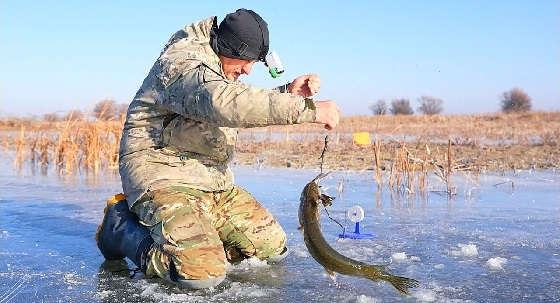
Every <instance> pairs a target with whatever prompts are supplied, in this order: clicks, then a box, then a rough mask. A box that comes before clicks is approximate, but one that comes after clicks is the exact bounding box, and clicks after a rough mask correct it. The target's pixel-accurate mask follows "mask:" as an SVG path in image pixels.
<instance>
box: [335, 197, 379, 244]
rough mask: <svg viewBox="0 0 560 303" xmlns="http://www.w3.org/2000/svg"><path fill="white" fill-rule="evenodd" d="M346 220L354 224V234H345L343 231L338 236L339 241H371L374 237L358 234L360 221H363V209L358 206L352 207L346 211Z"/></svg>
mask: <svg viewBox="0 0 560 303" xmlns="http://www.w3.org/2000/svg"><path fill="white" fill-rule="evenodd" d="M346 218H348V220H350V221H352V222H354V223H356V227H355V229H354V232H347V231H346V230H344V231H343V232H342V233H341V234H338V237H339V238H340V239H373V238H375V235H373V234H362V233H360V221H362V220H363V219H364V209H363V208H361V207H360V206H359V205H354V206H352V207H350V208H348V209H347V210H346Z"/></svg>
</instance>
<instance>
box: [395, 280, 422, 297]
mask: <svg viewBox="0 0 560 303" xmlns="http://www.w3.org/2000/svg"><path fill="white" fill-rule="evenodd" d="M387 281H388V282H389V283H391V284H393V286H394V287H395V288H396V289H397V290H398V291H399V292H400V293H402V294H405V295H408V294H409V293H408V289H409V288H414V287H417V286H418V285H420V283H419V282H418V281H416V280H414V279H410V278H405V277H397V276H391V277H389V278H388V279H387Z"/></svg>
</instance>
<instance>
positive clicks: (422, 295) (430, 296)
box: [410, 289, 436, 302]
mask: <svg viewBox="0 0 560 303" xmlns="http://www.w3.org/2000/svg"><path fill="white" fill-rule="evenodd" d="M410 295H411V296H412V297H414V298H416V300H418V301H420V302H434V301H435V300H436V293H435V292H434V291H433V290H429V289H418V290H416V291H413V292H411V293H410Z"/></svg>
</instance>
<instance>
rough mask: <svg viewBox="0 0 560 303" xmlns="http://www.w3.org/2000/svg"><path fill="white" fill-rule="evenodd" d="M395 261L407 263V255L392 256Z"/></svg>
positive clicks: (395, 254) (402, 253)
mask: <svg viewBox="0 0 560 303" xmlns="http://www.w3.org/2000/svg"><path fill="white" fill-rule="evenodd" d="M391 259H392V260H393V261H406V253H405V252H398V253H394V254H392V255H391Z"/></svg>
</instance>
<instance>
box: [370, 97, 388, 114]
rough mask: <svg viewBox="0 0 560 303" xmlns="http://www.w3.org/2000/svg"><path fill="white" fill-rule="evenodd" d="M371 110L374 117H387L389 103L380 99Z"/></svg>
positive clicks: (371, 106)
mask: <svg viewBox="0 0 560 303" xmlns="http://www.w3.org/2000/svg"><path fill="white" fill-rule="evenodd" d="M369 110H371V113H372V114H373V115H385V114H387V103H385V100H383V99H379V100H377V102H376V103H375V104H372V105H370V106H369Z"/></svg>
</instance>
